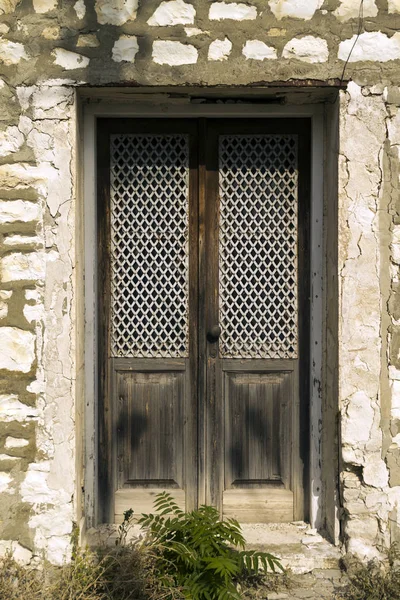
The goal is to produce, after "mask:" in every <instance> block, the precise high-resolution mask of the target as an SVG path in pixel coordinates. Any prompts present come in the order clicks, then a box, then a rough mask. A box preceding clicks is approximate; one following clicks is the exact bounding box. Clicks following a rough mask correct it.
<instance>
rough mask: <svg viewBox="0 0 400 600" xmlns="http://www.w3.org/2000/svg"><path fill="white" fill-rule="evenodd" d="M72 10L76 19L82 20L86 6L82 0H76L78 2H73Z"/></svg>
mask: <svg viewBox="0 0 400 600" xmlns="http://www.w3.org/2000/svg"><path fill="white" fill-rule="evenodd" d="M74 10H75V12H76V16H77V17H78V19H83V18H84V16H85V15H86V5H85V2H84V0H78V2H75V4H74Z"/></svg>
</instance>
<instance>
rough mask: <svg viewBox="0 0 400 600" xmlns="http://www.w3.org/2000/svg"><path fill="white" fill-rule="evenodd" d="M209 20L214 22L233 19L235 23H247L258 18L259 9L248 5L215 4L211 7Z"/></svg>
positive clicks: (235, 3)
mask: <svg viewBox="0 0 400 600" xmlns="http://www.w3.org/2000/svg"><path fill="white" fill-rule="evenodd" d="M209 18H210V19H211V20H213V21H222V20H224V19H231V20H233V21H247V20H254V19H256V18H257V9H256V7H255V6H249V5H248V4H238V3H237V2H214V3H213V4H211V6H210V12H209Z"/></svg>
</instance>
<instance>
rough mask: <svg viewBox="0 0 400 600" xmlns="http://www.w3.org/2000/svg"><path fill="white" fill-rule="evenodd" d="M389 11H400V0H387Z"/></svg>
mask: <svg viewBox="0 0 400 600" xmlns="http://www.w3.org/2000/svg"><path fill="white" fill-rule="evenodd" d="M388 11H389V13H400V0H388Z"/></svg>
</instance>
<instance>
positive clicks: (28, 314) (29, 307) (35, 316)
mask: <svg viewBox="0 0 400 600" xmlns="http://www.w3.org/2000/svg"><path fill="white" fill-rule="evenodd" d="M23 313H24V317H25V319H26V320H27V321H28V322H29V323H32V322H33V321H36V322H38V321H40V320H41V319H42V318H43V316H44V306H43V304H25V306H24V309H23Z"/></svg>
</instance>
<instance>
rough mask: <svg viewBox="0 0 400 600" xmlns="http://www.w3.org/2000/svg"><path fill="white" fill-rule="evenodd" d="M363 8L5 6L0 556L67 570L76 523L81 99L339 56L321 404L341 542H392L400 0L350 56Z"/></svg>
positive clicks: (260, 75) (369, 8) (1, 0)
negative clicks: (335, 448) (335, 223)
mask: <svg viewBox="0 0 400 600" xmlns="http://www.w3.org/2000/svg"><path fill="white" fill-rule="evenodd" d="M360 6H361V3H360V0H248V1H246V2H209V1H208V0H192V1H189V0H187V1H186V2H185V1H184V0H167V1H163V2H160V1H159V0H146V1H144V0H142V2H140V1H139V0H77V1H74V0H21V1H19V0H0V251H1V263H0V268H1V288H0V419H1V423H0V492H1V496H0V514H1V519H2V520H1V523H0V540H1V541H0V552H1V551H5V550H6V549H9V548H12V549H13V550H14V551H15V553H16V556H17V558H19V559H20V560H21V561H22V562H29V561H31V560H35V559H36V557H42V556H45V557H47V558H48V559H49V560H51V561H52V562H54V563H56V564H59V563H60V562H62V561H63V560H64V559H65V558H68V556H69V552H70V538H71V532H72V528H73V523H74V521H76V519H77V518H78V517H79V515H80V501H78V500H77V498H78V497H79V494H78V490H79V489H80V487H81V481H80V479H79V478H78V476H77V468H76V465H77V464H80V463H81V456H80V453H81V452H80V450H79V451H78V452H77V450H76V449H77V448H80V447H81V443H80V435H77V432H79V431H80V430H79V428H78V424H77V422H76V414H77V413H76V403H77V400H79V401H81V398H78V397H77V394H76V385H77V384H76V377H77V371H78V369H79V368H81V365H80V364H77V353H76V339H77V335H76V334H77V331H76V323H77V322H80V323H81V322H82V315H81V309H80V308H79V307H81V306H82V302H81V298H80V299H79V298H77V295H78V294H77V290H78V287H77V276H76V272H77V269H76V265H77V263H76V259H75V249H76V243H77V236H78V233H77V231H76V227H75V223H76V219H77V214H78V213H77V210H79V211H81V207H77V206H76V200H77V197H78V196H77V193H76V189H77V187H76V185H77V184H76V174H75V168H76V154H77V151H78V147H77V143H76V125H77V123H76V121H77V114H78V111H77V104H76V90H77V89H79V88H83V87H94V86H106V85H107V86H121V85H128V86H130V87H139V86H153V87H155V88H156V87H160V86H176V87H177V88H179V89H181V88H182V86H197V87H198V88H199V87H202V86H216V85H218V86H222V85H226V86H258V87H260V86H265V85H267V84H268V83H274V85H275V87H280V86H284V85H286V84H288V83H290V82H292V84H294V83H296V84H298V83H300V84H304V85H307V86H309V87H310V89H311V88H312V85H313V84H315V83H317V82H325V83H334V82H335V81H336V83H338V82H339V80H340V79H341V78H342V77H343V69H344V65H345V61H346V60H348V65H347V69H346V72H345V79H348V78H351V79H352V80H353V81H352V82H351V83H350V84H349V86H348V89H347V91H346V92H342V93H341V95H340V98H339V103H340V124H339V128H340V151H339V154H340V156H339V159H340V160H339V166H340V173H339V191H340V194H339V245H338V251H339V264H338V267H339V268H338V272H337V275H338V277H339V286H340V320H339V321H340V323H339V325H340V334H339V392H338V395H339V399H338V398H337V396H336V395H335V393H334V392H333V391H332V390H333V388H332V387H331V388H330V391H329V390H328V391H327V398H326V402H327V403H330V405H331V406H332V407H333V410H334V407H335V406H337V407H338V410H340V411H341V419H339V422H340V427H339V430H340V435H341V451H340V459H341V465H342V466H341V487H340V493H341V518H342V524H343V533H344V539H345V540H346V542H347V546H348V547H349V548H350V549H352V550H357V551H359V552H360V553H365V552H373V551H374V550H373V549H374V547H376V545H377V544H379V543H382V542H383V543H385V544H388V543H389V542H390V539H393V538H394V537H396V536H397V537H398V536H399V533H398V531H399V526H400V509H399V503H400V455H399V447H400V425H399V424H400V280H399V275H398V273H399V264H400V216H399V215H400V204H399V193H398V192H399V167H398V164H399V163H398V160H399V158H398V157H399V147H400V113H399V106H400V89H399V88H398V87H395V86H396V83H397V82H398V73H399V69H400V33H398V32H397V29H399V30H400V2H399V0H388V1H387V0H364V2H363V3H362V16H363V21H362V33H361V35H360V37H359V39H358V40H357V43H356V45H355V46H354V49H353V51H352V53H351V55H350V51H351V49H352V47H353V44H354V42H355V41H356V34H357V31H358V28H359V24H360V23H359V16H360ZM86 93H89V92H88V91H86ZM330 156H331V159H332V160H333V158H332V156H333V153H331V155H330ZM79 214H81V212H79ZM330 246H331V255H330V256H331V257H332V256H333V254H334V249H335V248H334V247H333V249H332V240H331V242H330ZM333 246H334V244H333ZM327 264H328V265H330V267H329V268H331V269H332V268H333V267H332V264H334V261H332V260H330V261H329V260H328V262H327ZM330 302H331V303H333V304H332V305H334V303H335V298H334V297H332V298H330ZM327 306H328V307H329V303H328V304H327ZM77 313H79V314H77ZM330 315H331V316H332V313H330ZM77 319H78V321H77ZM328 323H329V331H328V338H327V339H328V346H329V344H330V346H329V348H330V349H331V350H329V351H328V350H327V351H328V356H333V355H334V352H335V350H334V349H333V350H332V348H333V347H334V341H335V335H336V333H335V325H334V319H333V320H332V318H331V319H328ZM329 352H330V353H331V354H329ZM332 360H333V359H332ZM327 371H329V372H330V374H331V375H330V376H331V377H334V375H335V373H336V372H337V370H335V367H333V366H331V367H330V369H328V370H327ZM333 443H335V442H334V441H332V444H333ZM328 458H329V457H325V459H326V460H328ZM333 459H334V461H336V457H333ZM333 473H334V470H333ZM334 487H335V486H332V488H334ZM333 491H334V490H333V489H332V493H333Z"/></svg>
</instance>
